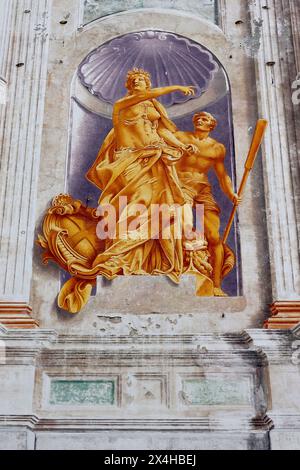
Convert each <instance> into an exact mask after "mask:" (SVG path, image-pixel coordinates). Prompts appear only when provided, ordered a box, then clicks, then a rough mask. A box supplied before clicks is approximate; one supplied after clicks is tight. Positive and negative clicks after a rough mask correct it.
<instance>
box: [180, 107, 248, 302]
mask: <svg viewBox="0 0 300 470" xmlns="http://www.w3.org/2000/svg"><path fill="white" fill-rule="evenodd" d="M193 123H194V127H195V130H194V132H176V134H175V135H176V137H177V138H178V139H179V140H180V141H181V142H183V143H185V144H189V145H193V146H194V148H196V149H197V151H196V152H193V153H185V154H184V155H183V157H182V158H181V159H180V160H179V162H178V163H177V165H176V168H177V173H178V177H179V179H180V182H181V184H182V189H183V191H184V194H185V196H186V199H187V202H188V203H189V204H191V205H193V206H195V205H196V204H203V205H204V232H205V236H206V238H207V242H208V249H209V252H210V255H211V258H210V263H211V265H212V268H213V273H212V280H213V283H214V295H215V296H216V297H227V294H226V293H225V292H224V291H223V290H222V288H221V283H222V279H223V277H224V276H225V275H226V274H227V273H228V272H229V271H230V270H231V269H232V268H233V266H234V255H233V253H232V251H231V250H230V249H229V248H228V247H227V246H226V245H225V244H224V243H223V242H222V239H221V238H220V233H219V230H220V209H219V207H218V205H217V203H216V201H215V199H214V197H213V195H212V192H211V186H210V184H209V181H208V177H207V173H208V172H209V170H211V169H213V170H214V171H215V173H216V175H217V178H218V180H219V183H220V186H221V189H222V191H223V192H224V194H226V196H227V197H228V198H229V199H230V200H231V201H232V202H233V204H234V206H237V205H238V204H239V203H240V202H241V200H242V198H241V197H240V196H239V195H238V194H236V193H235V192H234V189H233V185H232V182H231V179H230V177H229V175H228V173H227V171H226V169H225V165H224V159H225V155H226V149H225V147H224V145H222V144H221V143H219V142H217V141H216V140H214V139H213V138H211V137H210V135H209V134H210V132H211V131H213V130H214V128H215V127H216V125H217V121H216V119H215V118H214V117H213V116H212V115H211V114H209V113H206V112H201V113H199V114H195V115H194V117H193Z"/></svg>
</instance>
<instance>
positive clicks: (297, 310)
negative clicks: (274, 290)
mask: <svg viewBox="0 0 300 470" xmlns="http://www.w3.org/2000/svg"><path fill="white" fill-rule="evenodd" d="M270 311H271V318H269V319H268V320H266V321H265V323H264V328H266V329H269V330H272V329H278V328H279V329H289V328H294V327H295V326H296V325H298V323H300V301H299V300H298V301H283V302H274V303H273V304H272V305H271V306H270Z"/></svg>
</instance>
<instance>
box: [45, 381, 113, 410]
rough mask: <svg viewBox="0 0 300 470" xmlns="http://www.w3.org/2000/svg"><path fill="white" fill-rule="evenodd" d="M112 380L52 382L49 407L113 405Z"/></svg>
mask: <svg viewBox="0 0 300 470" xmlns="http://www.w3.org/2000/svg"><path fill="white" fill-rule="evenodd" d="M114 403H115V381H114V380H52V382H51V386H50V404H51V405H86V404H87V405H113V404H114Z"/></svg>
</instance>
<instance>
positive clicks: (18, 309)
mask: <svg viewBox="0 0 300 470" xmlns="http://www.w3.org/2000/svg"><path fill="white" fill-rule="evenodd" d="M31 314H32V308H31V307H30V306H29V305H28V304H25V303H22V302H0V324H2V325H4V326H5V327H6V328H20V329H32V328H38V327H39V324H38V322H37V321H36V320H34V319H33V318H32V316H31Z"/></svg>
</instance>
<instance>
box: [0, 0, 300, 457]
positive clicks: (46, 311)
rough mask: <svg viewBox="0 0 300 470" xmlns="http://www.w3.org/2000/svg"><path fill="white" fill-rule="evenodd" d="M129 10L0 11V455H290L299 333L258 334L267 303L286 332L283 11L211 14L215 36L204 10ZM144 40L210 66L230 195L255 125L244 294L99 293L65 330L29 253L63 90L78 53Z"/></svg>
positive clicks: (291, 249)
mask: <svg viewBox="0 0 300 470" xmlns="http://www.w3.org/2000/svg"><path fill="white" fill-rule="evenodd" d="M87 3H89V2H87ZM137 3H138V2H137ZM140 3H141V4H139V5H138V8H135V9H128V10H127V9H126V8H125V9H124V11H122V12H119V13H115V12H109V13H110V14H109V15H106V14H105V15H104V16H102V15H101V16H102V17H101V18H95V15H97V11H98V10H97V9H94V10H93V11H92V12H91V10H90V9H88V10H86V14H85V16H84V11H83V2H80V1H79V0H63V1H58V0H43V1H41V0H21V1H20V0H18V1H17V0H12V1H11V2H5V1H4V0H3V1H2V3H1V2H0V6H1V9H2V11H4V12H5V15H4V16H3V18H2V20H1V21H2V23H1V25H0V37H1V48H2V49H1V53H0V54H1V55H0V62H1V68H0V77H1V82H0V87H1V88H0V93H1V95H0V98H1V96H4V92H3V93H2V90H6V98H5V99H3V100H2V101H1V99H0V112H1V129H0V132H1V137H2V147H1V173H0V181H1V186H0V187H1V192H0V208H1V211H2V215H1V224H0V230H1V232H0V233H1V264H0V270H1V275H0V283H1V284H0V299H1V300H0V322H1V323H2V324H3V327H1V330H0V364H1V366H0V376H1V383H3V384H5V387H1V392H0V393H1V399H0V434H1V436H2V435H3V438H2V439H1V442H2V443H3V448H8V449H9V448H16V449H17V448H18V449H19V448H20V449H21V448H22V449H32V448H36V449H49V448H51V449H52V448H53V449H54V448H55V449H70V448H89V449H97V448H105V449H120V448H123V449H126V448H127V449H128V448H131V449H133V448H147V449H151V448H161V449H173V448H181V449H207V448H209V449H230V448H233V446H234V448H236V449H237V448H238V449H252V448H255V449H268V448H272V449H277V448H297V447H299V439H300V424H299V423H300V410H299V407H300V403H299V399H298V396H297V390H298V388H299V381H300V376H299V357H298V346H299V341H298V339H297V338H298V333H299V332H298V329H299V327H297V326H296V327H295V328H294V329H293V330H292V329H285V330H278V331H277V330H275V331H273V330H266V329H263V324H264V321H265V320H266V319H267V318H268V316H269V314H270V312H269V305H270V304H272V303H274V305H275V306H277V307H276V308H278V309H279V308H280V309H281V310H280V312H281V313H280V315H281V314H282V311H283V314H282V316H281V317H280V321H281V324H283V323H287V320H286V318H287V316H288V315H290V317H289V318H290V319H292V320H289V321H290V323H289V325H292V326H294V325H296V324H297V322H298V320H297V319H298V317H299V295H300V288H299V204H298V202H299V187H300V186H299V184H298V180H299V158H298V157H299V155H298V152H299V145H298V144H299V136H298V127H299V126H298V115H297V112H298V107H299V103H298V100H297V96H296V92H297V83H298V82H297V71H298V70H299V69H297V67H298V66H299V57H298V54H299V48H298V42H299V36H297V34H298V33H297V25H298V23H297V19H299V11H298V7H297V6H295V5H294V3H293V2H290V1H288V0H285V1H284V2H282V1H281V2H279V1H277V0H273V1H272V2H269V3H270V5H269V8H268V9H266V8H264V4H263V2H260V1H255V2H254V1H251V2H243V1H239V0H221V1H220V2H219V9H218V11H219V13H218V15H216V16H214V19H215V21H214V22H213V21H211V19H212V18H210V17H209V15H210V14H211V11H212V10H211V8H210V7H211V5H208V4H211V3H212V2H207V5H206V7H205V15H204V16H205V17H204V16H201V15H200V14H199V12H198V11H196V12H195V11H194V13H192V12H191V9H192V8H193V2H186V3H187V5H186V6H187V8H186V9H185V11H178V10H177V8H175V9H174V8H172V9H168V10H164V9H160V8H155V5H153V8H147V5H146V4H147V2H140ZM144 3H145V5H144ZM246 3H247V4H246ZM8 5H9V6H8ZM142 7H145V8H142ZM87 12H88V13H87ZM209 12H210V13H209ZM88 15H94V16H90V17H89V16H88ZM88 18H90V19H92V20H93V21H92V22H88ZM215 23H218V25H216V24H215ZM147 29H157V30H162V31H169V32H173V33H176V34H178V35H182V36H184V37H186V38H188V39H190V40H193V41H196V42H198V43H200V44H201V45H203V46H204V47H206V48H207V49H208V50H210V51H211V52H212V53H213V54H214V55H215V56H216V57H217V58H218V59H219V61H220V62H221V63H222V65H223V66H224V68H225V70H226V72H227V74H228V78H229V81H230V85H231V91H232V111H233V125H234V137H235V154H236V173H237V175H236V176H237V182H240V181H241V178H242V175H243V171H244V161H245V158H246V156H247V152H248V149H249V146H250V142H251V136H252V133H253V129H254V126H255V122H256V120H257V119H258V118H259V117H264V118H266V119H268V120H269V129H268V131H267V133H266V137H265V141H264V145H263V149H262V153H261V155H260V157H259V158H258V160H257V162H256V165H255V168H254V170H253V172H252V174H251V178H250V180H249V182H248V186H247V190H246V193H245V197H244V201H243V205H242V206H241V208H240V210H239V215H238V220H239V232H240V245H241V246H240V249H241V266H240V269H241V275H242V280H243V292H242V294H241V295H239V296H237V297H229V298H215V297H213V298H197V297H194V284H193V280H192V279H191V277H189V276H187V277H186V278H185V279H184V280H183V281H182V282H181V283H180V285H179V286H173V285H171V284H170V283H169V282H168V281H167V280H166V279H161V278H153V277H150V278H148V277H147V278H143V277H141V276H137V277H128V278H119V279H116V280H114V281H112V282H109V283H108V282H104V281H103V280H99V281H98V283H97V294H96V295H95V296H94V297H92V298H91V300H90V302H89V303H88V305H87V306H86V307H85V308H84V309H83V310H82V312H80V313H79V314H76V315H70V314H68V313H66V312H63V311H61V310H60V309H59V308H58V307H57V306H56V297H57V294H58V292H59V289H60V282H61V273H60V271H59V269H58V268H57V267H56V266H54V265H49V266H47V268H46V267H45V266H43V265H42V263H41V258H40V249H39V248H38V247H37V246H34V240H35V238H36V237H37V234H38V233H39V232H40V231H41V223H42V219H43V216H44V213H45V210H47V208H48V206H49V204H50V202H51V200H52V198H53V197H54V196H55V195H57V194H59V193H63V192H64V191H65V184H66V176H67V156H68V150H69V145H70V132H71V127H72V122H71V119H70V116H71V113H70V111H71V96H72V94H73V93H74V75H75V72H76V70H77V68H78V66H79V64H80V63H81V62H82V60H83V59H84V58H85V57H86V56H87V55H88V54H89V53H90V52H91V51H92V50H93V49H95V48H97V47H99V46H100V45H101V44H103V43H105V42H106V41H108V40H110V39H112V38H114V37H116V36H120V35H122V34H126V33H129V32H134V31H143V30H147ZM11 201H13V203H12V202H11ZM278 305H279V306H278ZM282 309H283V310H282ZM284 309H285V310H284ZM286 312H288V313H286ZM1 315H2V317H1ZM1 319H2V320H1ZM276 321H277V323H280V321H279V320H278V317H277V320H276ZM37 323H38V324H39V327H38V328H34V329H31V328H32V326H37ZM20 326H21V328H20ZM11 327H14V328H11ZM22 328H23V329H22ZM12 397H13V399H12ZM128 429H130V433H129V432H128Z"/></svg>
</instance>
